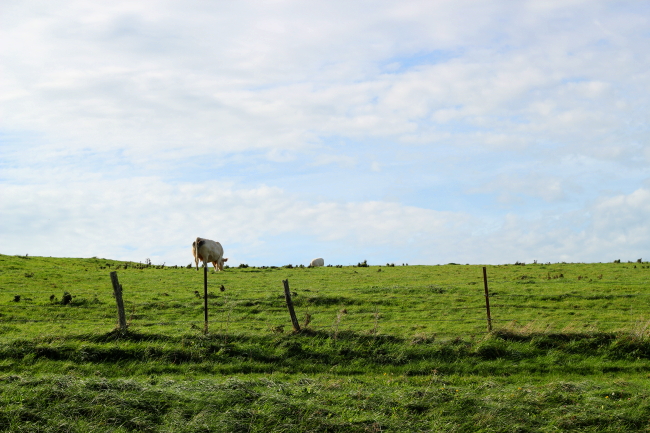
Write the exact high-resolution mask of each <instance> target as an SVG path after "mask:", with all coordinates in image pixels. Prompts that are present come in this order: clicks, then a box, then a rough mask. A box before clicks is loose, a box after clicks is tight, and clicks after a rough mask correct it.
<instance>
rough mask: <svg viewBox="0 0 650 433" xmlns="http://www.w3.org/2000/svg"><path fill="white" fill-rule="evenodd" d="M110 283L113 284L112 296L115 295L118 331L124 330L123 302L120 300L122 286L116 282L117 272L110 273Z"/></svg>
mask: <svg viewBox="0 0 650 433" xmlns="http://www.w3.org/2000/svg"><path fill="white" fill-rule="evenodd" d="M111 283H113V294H114V295H115V302H116V303H117V319H118V322H119V330H120V331H125V330H126V314H124V301H123V300H122V286H121V285H120V282H119V281H118V280H117V272H116V271H113V272H111Z"/></svg>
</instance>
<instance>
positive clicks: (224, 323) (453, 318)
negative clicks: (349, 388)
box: [0, 282, 650, 336]
mask: <svg viewBox="0 0 650 433" xmlns="http://www.w3.org/2000/svg"><path fill="white" fill-rule="evenodd" d="M490 285H491V286H494V287H496V288H497V290H496V291H495V293H492V294H489V292H488V291H487V290H486V294H485V300H486V301H488V302H491V304H490V305H489V308H490V310H491V311H490V313H491V314H490V313H487V312H486V307H487V305H486V306H483V305H481V303H480V302H479V301H481V297H482V296H481V295H482V294H480V293H479V291H478V290H477V293H476V298H473V297H471V296H469V295H466V296H465V298H466V299H464V300H465V301H466V300H473V301H476V302H477V304H476V305H471V306H451V305H436V306H433V305H422V306H420V307H419V308H415V307H413V306H408V307H404V306H401V305H399V304H400V302H399V300H392V301H391V302H387V301H386V300H385V299H379V300H377V301H375V302H367V301H364V304H363V305H355V302H354V298H355V294H368V293H369V292H372V290H370V289H368V288H353V289H350V290H349V291H348V294H349V296H348V297H346V298H341V299H338V298H336V297H334V298H333V300H332V301H331V303H330V304H328V305H327V306H323V305H318V303H315V304H311V303H310V302H309V300H300V302H295V303H294V304H295V305H294V308H296V309H297V313H295V314H296V319H297V320H299V321H302V329H310V330H314V331H321V332H330V333H333V334H335V333H338V332H343V331H353V332H365V333H371V334H375V335H376V334H378V333H380V332H381V331H382V330H383V329H390V330H393V331H394V330H396V329H398V328H400V327H407V326H408V325H411V326H412V325H414V320H413V319H412V317H414V316H416V317H417V327H416V329H409V330H406V331H405V330H401V331H400V332H401V334H410V335H415V334H418V333H430V334H435V335H441V336H444V335H451V336H458V335H463V334H472V335H476V334H480V333H485V332H489V331H490V330H491V329H493V327H497V328H503V327H504V326H508V325H513V324H520V325H522V324H521V323H520V322H521V320H522V316H521V315H520V314H517V313H518V312H521V311H523V310H541V311H543V312H544V313H545V314H547V316H546V317H544V318H543V320H540V325H539V326H543V325H544V324H545V323H549V322H553V321H554V320H560V319H561V320H562V321H564V322H565V323H566V324H567V326H568V325H570V324H571V319H567V317H566V313H567V312H574V313H575V312H576V311H580V312H585V311H586V312H588V313H589V315H583V316H581V317H579V318H577V319H576V320H579V321H585V320H591V321H592V322H597V324H598V326H604V325H606V327H607V328H612V327H614V328H621V329H622V328H626V329H633V328H634V327H638V326H640V324H643V323H646V321H645V319H644V318H643V313H645V310H644V309H643V308H639V307H640V305H648V303H647V302H643V304H640V302H639V300H640V299H643V298H650V293H642V292H640V291H639V290H637V289H642V288H645V287H646V285H645V284H643V283H627V284H625V287H626V289H627V290H628V292H629V291H630V290H634V292H632V293H617V294H611V293H610V294H604V293H594V294H574V293H563V294H559V295H558V294H553V295H549V294H534V293H528V294H521V293H508V292H507V291H504V289H503V288H502V287H501V285H500V283H499V282H495V283H490ZM617 285H620V283H617ZM381 290H382V289H377V291H381ZM397 292H399V287H398V288H392V289H391V293H397ZM289 293H290V294H291V292H290V291H289ZM89 294H90V292H89ZM256 294H259V295H260V296H255V295H256ZM251 295H252V296H251ZM211 296H212V303H211V304H210V317H208V316H207V310H205V311H204V313H205V314H206V315H205V318H204V320H203V321H202V320H200V319H199V318H198V317H197V318H194V317H192V318H189V319H188V320H170V319H165V318H162V319H161V320H152V319H151V317H150V315H144V314H140V313H136V312H139V311H143V310H150V309H153V310H155V305H156V304H162V303H161V302H155V301H152V302H146V303H134V302H129V301H128V299H127V300H125V301H124V302H125V304H126V305H125V306H124V309H125V311H123V314H124V317H125V318H126V320H128V322H129V323H128V325H129V326H130V327H133V328H141V329H145V328H147V327H152V326H158V327H183V328H185V327H187V326H190V327H191V328H192V329H200V328H201V325H204V326H206V327H205V332H206V333H207V324H208V323H209V324H211V325H215V326H216V327H217V328H216V330H213V332H224V331H225V332H227V331H228V329H229V327H230V326H231V325H233V324H234V323H235V322H239V323H241V322H246V321H247V320H250V319H255V317H256V316H258V315H260V314H261V313H263V314H264V318H263V320H262V322H263V323H265V324H266V327H263V331H268V332H285V331H284V329H283V327H284V326H287V327H288V326H292V325H293V328H294V330H296V331H298V330H299V329H301V328H300V327H299V329H296V326H295V324H294V323H293V321H292V320H291V316H290V314H288V307H287V305H286V304H285V303H286V293H285V295H284V296H283V294H282V291H281V289H280V288H279V285H278V289H277V292H275V291H274V293H272V294H270V293H269V291H267V290H249V291H248V292H247V296H243V297H240V296H222V297H221V298H220V299H219V298H217V297H216V296H215V295H214V294H211V293H209V292H208V291H207V289H206V290H205V291H204V294H203V296H201V297H200V298H201V299H200V300H201V301H203V302H204V305H206V306H207V305H208V303H207V302H206V301H207V300H208V298H210V297H211ZM198 298H199V297H197V302H198V300H199V299H198ZM614 299H629V300H630V301H631V303H630V305H629V306H626V307H621V308H619V309H618V310H616V311H622V312H627V313H629V315H628V317H629V319H620V318H611V317H606V318H599V315H598V311H587V310H585V309H584V308H582V307H580V308H576V306H575V305H557V303H558V302H562V301H570V300H575V301H599V300H614ZM337 301H340V302H339V303H337ZM346 301H352V305H347V304H346ZM538 301H544V302H546V304H544V305H538V304H535V305H529V304H527V303H526V302H538ZM197 307H198V305H197V306H193V307H190V308H189V309H190V310H192V311H193V312H194V313H197V312H198V308H197ZM170 308H174V307H170ZM185 308H187V307H185ZM2 309H3V310H4V312H2V311H0V314H1V315H0V326H2V324H28V323H36V324H38V323H40V324H56V323H59V324H66V325H86V326H85V327H87V328H88V329H91V328H92V329H100V328H105V327H110V326H113V325H115V323H116V319H115V317H116V315H115V314H114V315H112V316H111V315H110V314H106V313H104V314H102V315H100V317H93V318H92V319H84V318H78V317H66V316H64V315H61V314H57V315H54V316H51V315H48V314H47V313H48V312H54V311H59V305H43V304H25V303H21V304H19V303H15V304H13V305H11V304H10V305H4V306H2ZM31 309H39V310H40V312H41V313H39V314H38V315H37V316H36V317H33V316H34V314H32V313H30V314H29V316H32V317H20V315H19V314H18V313H19V312H20V311H29V310H31ZM405 309H407V310H408V315H409V317H411V318H401V316H402V313H404V310H405ZM113 311H115V310H113ZM129 311H131V313H130V314H129ZM610 311H612V309H610ZM461 313H462V317H459V314H461ZM486 313H487V314H486ZM119 314H120V313H119V309H118V312H117V316H118V317H119ZM525 320H529V319H525ZM533 321H534V320H533ZM117 323H118V326H119V327H120V328H121V329H125V328H126V325H125V326H121V325H119V323H120V322H119V321H117ZM449 324H460V325H462V327H463V328H464V329H465V331H463V332H458V331H454V330H453V328H454V327H453V326H452V327H451V329H450V327H449V326H442V327H441V328H440V329H437V327H438V325H449ZM299 325H300V324H299ZM467 325H471V331H469V332H468V331H467V329H468V328H470V327H468V326H467ZM224 328H225V329H224ZM591 328H593V326H591V327H589V328H588V329H591Z"/></svg>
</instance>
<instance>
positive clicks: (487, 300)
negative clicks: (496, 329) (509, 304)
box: [483, 266, 492, 332]
mask: <svg viewBox="0 0 650 433" xmlns="http://www.w3.org/2000/svg"><path fill="white" fill-rule="evenodd" d="M483 285H484V286H485V310H486V311H487V328H488V332H492V317H491V316H490V293H489V292H488V282H487V270H486V269H485V266H483Z"/></svg>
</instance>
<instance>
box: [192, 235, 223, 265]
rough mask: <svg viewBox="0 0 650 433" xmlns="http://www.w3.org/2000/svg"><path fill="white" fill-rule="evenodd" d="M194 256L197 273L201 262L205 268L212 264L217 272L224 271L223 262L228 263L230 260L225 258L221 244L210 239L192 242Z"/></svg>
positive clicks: (199, 239) (198, 239) (197, 239)
mask: <svg viewBox="0 0 650 433" xmlns="http://www.w3.org/2000/svg"><path fill="white" fill-rule="evenodd" d="M192 255H193V256H194V263H196V270H197V271H198V270H199V260H201V261H202V262H203V265H204V266H207V264H208V263H212V265H213V266H214V270H215V272H216V271H223V262H226V261H228V259H226V258H224V257H223V247H222V246H221V244H220V243H219V242H215V241H211V240H210V239H204V238H196V240H195V241H194V242H192Z"/></svg>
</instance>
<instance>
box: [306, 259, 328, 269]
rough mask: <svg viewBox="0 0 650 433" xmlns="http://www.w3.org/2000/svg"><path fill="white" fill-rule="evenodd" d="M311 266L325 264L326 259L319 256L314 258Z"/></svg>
mask: <svg viewBox="0 0 650 433" xmlns="http://www.w3.org/2000/svg"><path fill="white" fill-rule="evenodd" d="M309 266H311V267H313V268H315V267H316V266H325V260H323V259H322V258H320V257H319V258H317V259H314V260H312V261H311V263H310V264H309Z"/></svg>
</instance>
